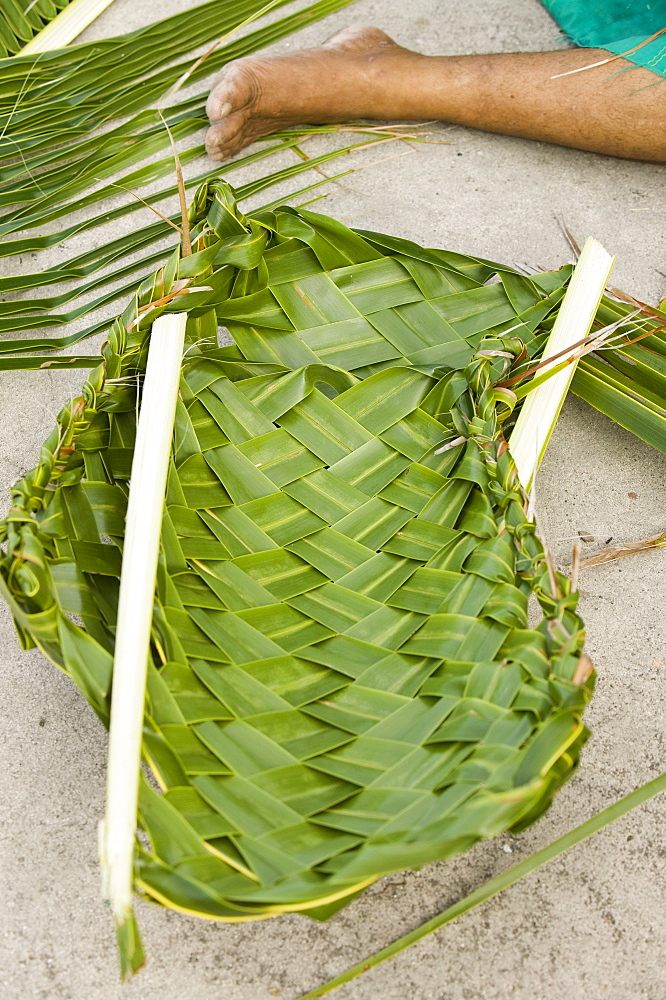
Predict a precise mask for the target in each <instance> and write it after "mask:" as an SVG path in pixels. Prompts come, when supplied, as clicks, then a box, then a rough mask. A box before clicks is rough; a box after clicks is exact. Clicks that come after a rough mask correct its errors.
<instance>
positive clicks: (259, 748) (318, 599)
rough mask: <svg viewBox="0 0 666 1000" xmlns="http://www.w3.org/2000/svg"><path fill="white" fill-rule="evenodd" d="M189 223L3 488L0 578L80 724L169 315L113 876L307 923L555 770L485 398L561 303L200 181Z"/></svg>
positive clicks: (106, 626)
mask: <svg viewBox="0 0 666 1000" xmlns="http://www.w3.org/2000/svg"><path fill="white" fill-rule="evenodd" d="M191 225H192V240H193V246H194V251H195V252H194V253H193V255H192V256H190V257H187V258H186V259H185V258H183V259H180V258H179V255H178V254H175V255H173V256H172V258H171V259H170V261H169V263H168V264H167V265H166V266H165V267H164V268H162V269H160V271H158V272H157V274H156V275H155V276H154V277H153V278H152V279H148V280H146V281H145V282H144V283H143V285H142V287H141V289H140V291H139V293H138V294H137V296H136V297H135V298H134V300H133V301H132V302H131V303H130V305H129V306H128V307H127V309H126V310H125V312H124V313H123V315H122V316H121V317H119V319H118V320H117V321H116V323H115V324H114V326H113V328H112V330H111V332H110V336H109V341H108V343H107V344H106V345H105V347H104V350H103V358H104V360H103V362H102V364H101V365H100V366H99V367H98V369H96V370H95V371H94V372H92V373H91V375H90V377H89V378H88V380H87V381H86V383H85V385H84V388H83V394H82V396H81V397H80V398H79V399H77V400H74V401H73V402H72V403H71V404H70V405H69V406H67V407H65V409H64V410H63V411H62V412H61V414H60V415H59V417H58V422H57V426H56V429H55V430H54V432H53V434H52V435H51V436H50V437H49V439H48V440H47V442H45V445H44V447H43V449H42V452H41V456H40V462H39V464H38V465H37V467H36V468H35V469H33V470H32V471H31V472H30V473H28V474H27V475H26V477H25V478H24V479H23V480H21V481H20V482H19V483H17V485H16V486H15V487H14V489H13V491H12V499H13V507H12V510H11V511H10V513H9V515H8V516H7V518H6V519H5V520H4V521H3V522H1V524H0V537H2V538H3V539H4V540H5V546H4V554H3V556H2V563H1V567H0V569H1V572H0V590H2V592H3V594H4V596H5V598H6V599H7V601H8V603H9V604H10V607H11V609H12V613H13V615H14V618H15V621H16V625H17V629H18V632H19V636H20V638H21V641H22V644H23V646H24V647H26V648H27V647H30V646H33V645H36V646H38V647H39V648H40V649H41V650H42V651H43V652H44V653H45V654H46V655H47V656H48V657H49V658H50V659H52V660H53V661H54V662H55V663H56V664H57V665H58V666H60V667H61V668H62V669H64V670H65V671H66V672H67V673H68V675H69V676H70V677H71V678H72V679H73V680H74V681H75V683H76V684H77V685H78V686H79V687H80V689H81V690H82V691H83V693H84V694H85V696H86V697H87V698H88V700H89V701H90V703H91V704H92V706H93V708H94V709H95V711H96V712H97V713H98V715H99V716H100V718H102V720H104V721H105V722H108V714H109V692H110V686H111V672H112V671H111V666H112V657H113V648H114V637H115V623H116V616H117V600H118V578H119V572H120V562H121V551H122V545H123V534H124V516H125V507H126V500H127V478H128V476H129V469H130V465H131V458H132V452H133V443H134V435H135V424H136V407H137V383H138V384H139V386H140V383H141V373H142V371H143V369H144V366H145V357H146V350H147V345H148V341H149V331H150V324H151V323H152V322H153V321H154V319H155V318H157V316H158V315H160V314H162V313H163V312H165V311H172V312H173V311H175V312H183V311H185V312H187V316H188V324H187V340H188V344H189V346H188V348H187V350H186V354H185V359H184V364H183V373H182V374H183V377H182V382H181V390H180V400H179V402H178V406H177V412H176V424H175V437H174V445H173V449H172V462H171V466H170V474H169V480H168V487H167V497H166V507H165V513H164V520H163V528H162V539H161V546H162V549H161V556H160V565H159V569H158V581H157V589H156V595H155V604H154V610H153V626H152V643H151V659H150V662H149V664H148V691H147V704H146V714H145V728H144V740H143V753H144V757H145V760H146V761H147V763H148V764H149V766H150V768H151V770H152V772H153V774H154V776H155V778H156V780H157V781H158V783H159V785H160V787H161V789H162V792H161V793H158V792H157V791H155V790H154V789H153V788H152V787H151V786H150V785H149V784H148V782H147V781H145V780H143V781H142V784H141V790H140V805H139V808H140V818H141V826H142V828H143V829H144V831H145V832H146V834H147V835H148V838H149V842H150V846H149V847H146V846H143V845H142V844H141V843H139V842H137V845H136V859H135V861H136V867H135V888H136V890H137V891H138V892H139V893H140V894H142V895H144V896H146V897H147V898H149V899H152V900H154V901H157V902H160V903H162V904H163V905H165V906H169V907H171V908H175V909H179V910H183V911H186V912H189V913H193V914H197V915H199V916H203V917H207V918H209V919H217V920H236V921H237V920H253V919H258V918H265V917H269V916H271V915H273V914H277V913H282V912H287V911H303V912H305V913H307V914H308V915H310V916H313V917H316V918H318V919H323V918H325V917H326V916H328V915H329V914H330V913H331V912H333V911H334V910H335V909H337V908H338V907H339V906H341V905H344V903H345V902H346V901H348V900H349V899H350V898H352V896H353V895H354V894H355V893H357V892H358V891H360V890H361V889H362V888H363V887H364V886H365V885H367V884H369V883H370V882H372V881H373V880H375V879H376V878H378V877H379V876H381V875H382V874H384V873H386V872H390V871H395V870H399V869H403V868H405V867H418V866H421V865H423V864H425V863H427V862H430V861H433V860H436V859H441V858H446V857H450V856H452V855H454V854H456V853H459V852H460V851H462V850H465V849H466V848H468V847H469V846H471V845H472V844H473V843H474V842H475V841H476V840H478V839H479V838H480V837H486V836H492V835H493V834H495V833H498V832H500V831H501V830H505V829H509V828H510V829H512V830H519V829H522V828H523V827H524V826H525V825H527V824H528V823H530V822H532V821H533V820H534V819H535V818H536V817H537V816H538V815H540V813H541V812H542V811H543V810H544V809H545V808H546V806H547V805H548V803H549V802H550V800H551V798H552V795H553V793H554V791H555V790H556V788H557V787H558V786H559V785H560V784H561V783H562V782H563V781H564V780H565V779H566V778H567V777H568V776H569V775H570V774H571V772H572V769H573V767H574V766H575V763H576V760H577V758H578V753H579V750H580V747H581V745H582V743H583V741H584V739H585V737H586V730H585V727H584V726H583V723H582V721H581V716H582V712H583V709H584V707H585V704H586V702H587V700H588V698H589V695H590V691H591V684H592V679H591V678H590V676H589V667H588V661H587V660H586V658H584V657H582V654H581V649H582V641H583V630H582V623H581V621H580V619H579V617H578V616H577V614H576V611H575V608H576V602H577V595H576V594H575V593H572V592H571V588H570V583H569V581H568V580H567V579H566V578H565V577H563V576H561V575H560V574H558V573H556V572H555V571H554V570H553V568H552V566H550V565H549V564H548V562H547V560H546V558H545V555H544V552H543V548H542V546H541V543H540V542H539V540H538V537H537V535H536V532H535V525H534V524H533V523H532V522H531V521H530V520H529V519H528V517H527V515H526V502H527V501H526V497H525V495H524V492H523V490H522V488H521V487H520V484H519V483H518V481H517V479H516V472H515V466H514V465H513V462H512V460H511V458H510V455H509V453H508V451H507V449H506V443H505V441H504V437H503V433H502V423H503V421H504V420H505V419H506V418H507V417H508V416H509V415H510V406H509V405H507V401H506V393H505V392H503V391H501V390H499V391H498V390H496V389H495V385H496V384H497V383H498V382H500V381H501V380H502V379H505V378H506V377H507V375H508V373H509V371H510V368H511V364H512V360H511V359H512V358H514V357H517V358H521V357H522V356H523V355H524V346H523V343H522V342H521V341H520V340H518V339H517V338H515V337H513V336H511V334H510V333H507V332H506V331H507V330H511V329H513V328H514V327H516V326H517V325H518V324H521V323H522V324H523V325H522V326H521V333H522V335H523V337H524V339H525V340H527V341H528V342H529V341H531V340H533V339H534V333H533V331H538V330H539V324H540V323H541V321H542V320H543V319H544V318H545V317H547V316H548V315H549V313H551V311H552V310H553V309H554V308H555V307H556V305H557V302H558V301H559V298H561V292H562V291H563V289H562V287H561V286H559V285H558V276H557V275H553V274H546V275H543V276H540V275H538V276H535V278H534V279H532V280H530V279H527V278H524V277H521V276H519V275H515V274H514V273H512V272H511V271H509V270H507V271H504V270H501V269H500V272H498V271H493V269H492V267H491V266H490V265H487V264H483V263H480V262H478V261H473V260H470V259H469V258H464V257H457V256H456V255H447V254H445V253H440V254H438V253H435V252H433V251H427V250H423V249H422V248H419V247H416V246H414V245H413V244H405V243H401V244H400V246H399V248H398V249H396V248H395V247H393V248H392V249H391V248H390V247H387V246H386V245H383V244H386V242H387V240H386V239H385V238H381V237H379V235H378V234H370V235H367V236H366V237H363V236H361V235H359V234H358V233H354V232H352V231H351V230H349V229H346V228H345V227H344V226H342V225H340V224H339V223H336V222H334V221H333V220H331V219H327V218H325V217H323V216H318V215H315V214H314V213H312V212H308V211H305V210H300V211H297V210H295V209H289V208H282V209H276V210H275V211H273V212H265V213H262V214H261V215H259V216H257V217H255V218H254V219H246V218H244V217H243V216H242V214H241V213H240V212H239V211H238V209H237V208H236V206H235V203H234V199H233V195H232V192H231V189H230V188H229V187H228V185H226V184H224V183H221V182H220V183H215V184H209V185H206V186H204V187H203V188H202V189H201V190H200V191H199V192H198V193H197V196H196V198H195V201H194V204H193V207H192V210H191ZM389 242H390V241H389ZM493 273H494V274H495V275H497V276H498V277H499V278H500V280H499V281H498V282H496V283H494V284H489V285H485V284H484V285H479V284H478V281H479V280H483V279H485V280H487V278H489V277H490V276H491V275H492V274H493ZM562 278H563V276H560V279H562ZM189 289H192V290H191V291H190V290H189ZM218 322H222V323H224V324H225V325H226V326H227V327H228V329H229V330H230V332H231V333H232V335H233V337H234V340H235V344H234V345H233V346H231V347H225V348H221V349H220V348H218V347H217V346H216V340H215V337H216V331H217V326H218ZM506 355H508V357H507V356H506ZM458 439H462V440H458ZM456 442H457V443H456ZM447 445H450V447H447ZM442 448H444V449H445V450H444V451H443V452H442ZM531 595H534V596H535V597H536V599H537V601H538V602H539V605H540V607H541V610H542V615H543V617H542V619H541V621H540V623H539V624H538V625H536V627H533V628H530V627H529V625H528V619H527V602H528V599H529V597H530V596H531ZM121 946H122V949H123V955H124V958H125V960H126V961H128V962H129V963H130V964H131V963H132V961H134V960H136V957H137V953H138V946H137V944H136V941H129V942H128V941H127V940H125V941H122V942H121Z"/></svg>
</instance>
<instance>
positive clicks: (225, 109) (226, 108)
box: [218, 101, 231, 118]
mask: <svg viewBox="0 0 666 1000" xmlns="http://www.w3.org/2000/svg"><path fill="white" fill-rule="evenodd" d="M230 114H231V104H230V103H229V101H225V102H224V104H223V105H222V107H221V108H220V110H219V111H218V116H219V117H220V118H226V117H227V116H228V115H230Z"/></svg>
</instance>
